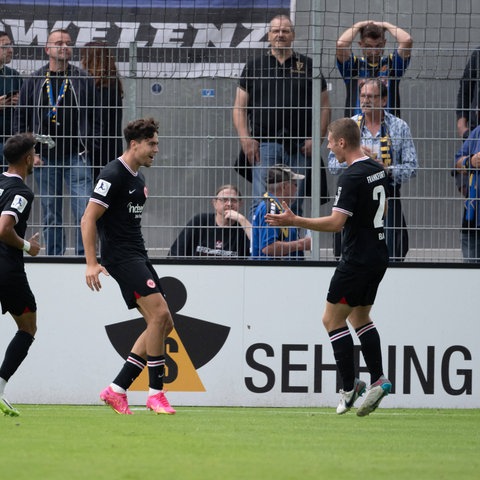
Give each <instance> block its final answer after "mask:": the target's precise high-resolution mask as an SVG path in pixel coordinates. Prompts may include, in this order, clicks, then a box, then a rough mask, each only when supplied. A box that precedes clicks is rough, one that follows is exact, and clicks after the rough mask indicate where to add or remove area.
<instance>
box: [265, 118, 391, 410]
mask: <svg viewBox="0 0 480 480" xmlns="http://www.w3.org/2000/svg"><path fill="white" fill-rule="evenodd" d="M328 148H330V150H332V152H333V153H334V154H335V156H336V157H337V159H338V161H339V162H340V163H343V162H346V164H347V169H346V170H345V172H344V173H343V174H342V176H341V177H340V179H339V182H338V190H337V194H336V196H335V200H334V204H333V207H332V213H331V214H330V215H328V216H325V217H319V218H303V217H299V216H297V215H294V214H293V212H292V211H291V210H290V209H289V208H288V205H287V204H286V203H284V209H285V211H284V212H283V213H281V214H277V215H275V214H267V215H266V220H267V223H269V224H270V225H274V226H288V225H293V226H295V227H300V228H307V229H310V230H317V231H322V232H338V231H340V230H341V229H342V228H343V229H344V241H343V245H342V257H341V259H340V262H339V264H338V266H337V268H336V270H335V273H334V275H333V277H332V280H331V282H330V287H329V290H328V294H327V302H326V307H325V312H324V314H323V324H324V326H325V328H326V330H327V332H328V335H329V337H330V341H331V343H332V347H333V353H334V356H335V361H336V364H337V368H338V371H339V373H340V377H341V379H342V382H343V389H342V390H341V391H340V392H341V400H340V404H339V405H338V407H337V413H338V414H343V413H346V412H348V411H349V410H350V409H351V408H352V407H353V404H354V403H355V401H356V400H357V399H358V397H360V396H362V395H363V393H364V392H365V390H366V384H365V382H363V381H362V380H360V379H358V378H356V377H355V368H354V355H353V339H352V336H351V334H350V329H349V326H348V324H347V320H348V323H349V324H350V325H351V326H352V327H353V328H354V329H355V333H356V334H357V336H358V338H359V340H360V343H361V346H362V354H363V358H364V359H365V363H366V365H367V368H368V371H369V372H370V376H371V385H370V388H369V390H368V394H367V396H366V398H365V400H364V402H363V404H362V405H361V406H360V408H359V409H358V410H357V415H358V416H360V417H363V416H365V415H368V414H369V413H371V412H373V411H374V410H375V409H376V408H377V407H378V405H379V404H380V402H381V400H382V398H383V397H384V396H385V395H388V393H390V390H391V388H392V384H391V383H390V382H389V381H388V380H387V379H386V378H385V376H384V374H383V365H382V352H381V348H380V336H379V334H378V331H377V329H376V327H375V325H374V324H373V322H372V320H371V318H370V310H371V308H372V305H373V302H374V300H375V296H376V294H377V289H378V286H379V284H380V281H381V280H382V278H383V276H384V274H385V271H386V269H387V264H388V249H387V245H386V243H385V232H384V229H383V219H384V214H385V204H386V198H385V197H386V191H387V188H388V179H387V175H386V173H385V169H384V168H383V166H382V165H380V164H379V163H378V162H375V161H374V160H372V159H371V158H369V157H367V156H365V154H364V153H363V151H362V149H361V146H360V130H359V128H358V125H357V123H356V122H355V121H354V120H352V119H349V118H342V119H339V120H336V121H334V122H333V123H331V124H330V125H329V127H328Z"/></svg>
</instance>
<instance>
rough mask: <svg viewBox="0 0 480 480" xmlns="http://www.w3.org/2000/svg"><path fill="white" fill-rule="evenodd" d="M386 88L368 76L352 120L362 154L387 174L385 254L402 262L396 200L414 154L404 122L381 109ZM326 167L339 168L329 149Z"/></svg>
mask: <svg viewBox="0 0 480 480" xmlns="http://www.w3.org/2000/svg"><path fill="white" fill-rule="evenodd" d="M387 96H388V92H387V87H386V86H385V85H384V83H383V82H382V81H381V80H380V79H378V78H370V79H367V80H365V82H364V83H363V84H362V86H361V87H360V105H361V109H362V113H361V114H360V115H355V116H354V117H352V118H353V120H355V122H356V123H357V125H358V126H359V128H360V135H361V140H362V149H363V151H364V152H365V154H366V155H368V156H369V157H371V158H373V159H374V160H376V161H377V162H378V163H380V164H381V165H383V167H384V168H385V171H386V172H387V177H388V192H387V194H388V209H387V215H386V218H385V232H386V238H387V246H388V253H389V255H390V259H391V260H393V261H402V260H404V259H405V256H406V255H407V252H408V230H407V224H406V222H405V217H404V215H403V211H402V204H401V201H400V189H401V186H402V184H403V183H405V182H407V181H408V180H410V179H411V178H412V177H415V176H416V174H417V166H418V163H417V153H416V150H415V145H414V144H413V139H412V134H411V133H410V128H409V126H408V125H407V123H406V122H404V121H403V120H402V119H400V118H398V117H395V116H394V115H391V114H390V113H388V112H386V111H385V106H386V103H387ZM328 166H329V169H330V172H331V173H332V174H334V175H335V174H338V173H341V172H342V171H343V168H342V167H346V164H345V163H343V164H340V163H339V162H338V160H337V159H336V158H335V154H334V153H333V152H332V151H331V152H330V154H329V156H328ZM340 237H341V235H340V234H335V240H336V241H335V255H336V256H339V255H340V248H339V239H340Z"/></svg>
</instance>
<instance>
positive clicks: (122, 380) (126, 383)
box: [113, 352, 147, 390]
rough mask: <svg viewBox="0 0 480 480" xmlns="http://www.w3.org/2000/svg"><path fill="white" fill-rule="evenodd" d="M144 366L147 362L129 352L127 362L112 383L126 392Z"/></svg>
mask: <svg viewBox="0 0 480 480" xmlns="http://www.w3.org/2000/svg"><path fill="white" fill-rule="evenodd" d="M146 364H147V362H146V361H145V359H143V358H142V357H140V356H139V355H136V354H135V353H133V352H130V354H129V355H128V358H127V361H126V362H125V364H124V365H123V367H122V369H121V370H120V373H119V374H118V375H117V378H115V380H114V381H113V383H114V384H115V385H118V386H119V387H122V388H123V389H124V390H128V389H129V388H130V385H131V384H132V383H133V382H134V381H135V379H136V378H137V377H138V376H139V375H140V374H141V373H142V370H143V369H144V368H145V365H146Z"/></svg>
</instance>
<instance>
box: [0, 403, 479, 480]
mask: <svg viewBox="0 0 480 480" xmlns="http://www.w3.org/2000/svg"><path fill="white" fill-rule="evenodd" d="M17 407H18V409H19V410H20V413H21V416H20V417H16V418H11V417H1V416H0V478H2V479H4V480H10V479H12V480H14V479H15V480H22V479H29V480H44V479H45V480H57V479H69V480H73V479H82V480H83V479H92V480H101V479H112V480H113V479H119V480H122V479H129V480H130V479H131V480H136V479H142V480H148V479H150V478H152V479H153V478H155V479H169V480H174V479H175V480H177V479H178V480H190V479H192V480H193V479H195V480H208V479H222V480H232V479H262V480H263V479H275V480H283V479H295V480H296V479H299V480H300V479H301V480H303V479H335V480H341V479H355V480H358V479H359V478H362V477H363V478H369V479H376V478H378V479H380V478H390V479H394V480H397V479H408V480H417V479H420V480H429V479H432V480H433V479H435V480H439V479H449V480H450V479H469V480H470V479H476V478H480V410H423V409H422V410H414V409H411V410H410V409H408V410H404V409H383V408H381V409H379V410H377V411H376V412H374V413H373V414H371V415H370V416H369V417H365V418H358V417H356V415H355V414H354V412H353V411H352V412H349V413H347V414H346V415H342V416H338V415H336V414H335V409H333V408H328V409H326V408H230V407H223V408H220V407H178V408H177V414H176V415H171V416H167V415H154V414H153V413H152V412H147V411H146V410H145V409H144V408H141V407H137V408H135V407H134V409H133V411H134V415H131V416H122V415H117V414H115V413H114V412H113V411H112V410H111V409H110V408H108V407H105V406H66V405H61V406H57V405H17Z"/></svg>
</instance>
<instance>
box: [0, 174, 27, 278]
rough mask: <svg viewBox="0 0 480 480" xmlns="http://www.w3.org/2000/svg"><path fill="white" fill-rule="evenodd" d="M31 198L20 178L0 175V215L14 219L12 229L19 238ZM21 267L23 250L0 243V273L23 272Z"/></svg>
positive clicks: (22, 235)
mask: <svg viewBox="0 0 480 480" xmlns="http://www.w3.org/2000/svg"><path fill="white" fill-rule="evenodd" d="M33 197H34V196H33V192H32V190H31V189H30V188H29V187H28V185H26V184H25V182H24V181H23V179H22V177H20V176H18V175H12V174H9V173H6V172H5V173H3V174H2V175H0V214H1V215H12V216H13V217H14V218H15V227H14V228H15V231H16V232H17V235H18V236H19V237H21V238H25V232H26V230H27V220H28V217H29V216H30V210H31V209H32V203H33ZM23 265H24V262H23V250H20V249H18V248H15V247H11V246H9V245H7V244H5V243H3V242H0V271H1V272H11V271H15V270H20V271H23V268H24V266H23Z"/></svg>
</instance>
